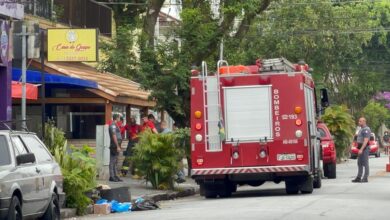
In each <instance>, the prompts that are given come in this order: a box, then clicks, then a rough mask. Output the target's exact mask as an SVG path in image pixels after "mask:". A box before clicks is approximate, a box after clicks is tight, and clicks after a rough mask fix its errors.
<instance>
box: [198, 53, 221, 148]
mask: <svg viewBox="0 0 390 220" xmlns="http://www.w3.org/2000/svg"><path fill="white" fill-rule="evenodd" d="M202 78H203V101H204V103H203V104H204V105H203V106H204V112H205V117H204V120H205V121H204V124H205V146H206V151H221V150H222V143H221V140H220V136H219V123H220V120H221V117H220V116H221V100H220V97H221V96H220V87H219V85H220V78H219V73H218V72H217V74H215V75H214V76H209V75H208V72H207V64H206V62H205V61H203V62H202Z"/></svg>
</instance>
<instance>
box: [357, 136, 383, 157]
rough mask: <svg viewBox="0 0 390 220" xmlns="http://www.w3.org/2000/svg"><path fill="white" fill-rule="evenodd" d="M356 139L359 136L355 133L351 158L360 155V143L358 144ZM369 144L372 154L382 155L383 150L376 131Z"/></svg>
mask: <svg viewBox="0 0 390 220" xmlns="http://www.w3.org/2000/svg"><path fill="white" fill-rule="evenodd" d="M356 139H357V136H356V135H355V136H354V137H353V142H352V146H351V159H356V158H357V156H358V152H359V149H358V148H357V145H358V144H357V140H356ZM368 144H369V146H370V155H375V157H380V156H381V152H380V150H379V144H378V142H377V141H376V138H375V134H374V133H371V137H370V140H369V142H368Z"/></svg>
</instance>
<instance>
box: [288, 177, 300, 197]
mask: <svg viewBox="0 0 390 220" xmlns="http://www.w3.org/2000/svg"><path fill="white" fill-rule="evenodd" d="M298 192H299V185H298V183H297V182H296V181H294V180H286V193H287V194H289V195H292V194H298Z"/></svg>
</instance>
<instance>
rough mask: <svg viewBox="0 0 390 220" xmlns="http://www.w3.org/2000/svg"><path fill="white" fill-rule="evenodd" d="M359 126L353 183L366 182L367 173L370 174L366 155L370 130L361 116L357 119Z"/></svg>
mask: <svg viewBox="0 0 390 220" xmlns="http://www.w3.org/2000/svg"><path fill="white" fill-rule="evenodd" d="M359 126H360V127H361V128H360V130H359V132H358V134H357V143H358V148H359V153H358V159H357V164H358V174H357V176H356V178H355V179H354V180H352V182H353V183H361V182H362V183H366V182H368V175H369V174H370V169H369V165H368V156H369V154H370V147H369V146H368V141H369V140H370V136H371V130H370V128H369V127H368V126H367V122H366V119H365V118H363V117H361V118H360V119H359ZM363 167H364V176H363V178H362V175H363Z"/></svg>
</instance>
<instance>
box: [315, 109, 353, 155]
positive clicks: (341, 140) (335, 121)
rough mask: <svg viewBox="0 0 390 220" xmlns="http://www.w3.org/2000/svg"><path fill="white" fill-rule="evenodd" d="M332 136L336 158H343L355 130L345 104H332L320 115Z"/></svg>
mask: <svg viewBox="0 0 390 220" xmlns="http://www.w3.org/2000/svg"><path fill="white" fill-rule="evenodd" d="M321 119H322V120H323V121H324V122H325V124H326V125H327V127H328V128H329V131H330V133H331V134H332V135H333V136H334V141H335V145H336V151H337V157H338V159H341V158H344V157H345V156H346V153H347V152H348V150H349V146H350V144H351V142H352V137H353V135H354V131H355V123H354V121H353V118H352V115H351V114H350V113H349V112H348V109H347V107H346V106H340V105H334V106H331V107H329V108H327V109H326V110H325V114H324V115H323V116H322V117H321Z"/></svg>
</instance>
